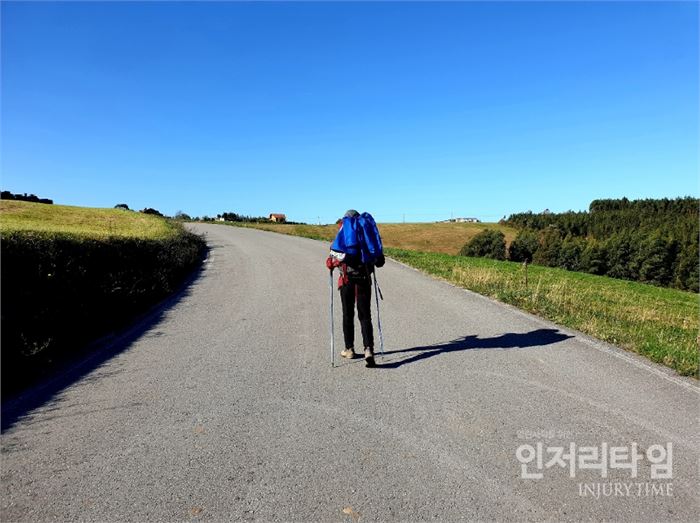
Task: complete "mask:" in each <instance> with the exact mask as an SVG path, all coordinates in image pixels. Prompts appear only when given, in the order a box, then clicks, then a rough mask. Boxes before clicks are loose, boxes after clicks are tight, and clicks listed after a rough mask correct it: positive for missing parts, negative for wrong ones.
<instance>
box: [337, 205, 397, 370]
mask: <svg viewBox="0 0 700 523" xmlns="http://www.w3.org/2000/svg"><path fill="white" fill-rule="evenodd" d="M337 223H338V234H337V235H336V238H335V240H334V241H333V244H332V245H331V252H330V255H329V256H328V259H326V267H327V268H328V269H329V270H331V271H333V269H335V268H338V269H340V277H339V278H338V290H339V291H340V300H341V302H342V305H343V335H344V338H345V350H344V351H342V352H341V353H340V355H341V356H342V357H343V358H348V359H352V358H354V357H355V348H354V346H355V320H354V316H355V304H357V318H358V319H359V320H360V329H361V331H362V344H363V346H364V356H365V364H366V365H367V366H368V367H373V366H374V364H375V363H374V331H373V328H372V312H371V303H372V273H373V271H374V268H375V267H382V266H384V262H385V260H384V253H383V252H382V244H381V239H380V238H379V231H378V230H377V226H376V223H375V222H374V219H373V218H372V216H371V215H369V214H368V213H363V214H362V215H360V213H358V212H357V211H356V210H354V209H350V210H349V211H347V212H346V213H345V215H344V216H343V218H342V219H340V220H338V222H337Z"/></svg>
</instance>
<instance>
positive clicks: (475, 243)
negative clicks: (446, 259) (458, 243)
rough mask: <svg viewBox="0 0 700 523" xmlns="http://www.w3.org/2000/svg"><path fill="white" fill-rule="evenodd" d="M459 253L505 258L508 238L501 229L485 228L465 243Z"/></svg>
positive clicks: (498, 258)
mask: <svg viewBox="0 0 700 523" xmlns="http://www.w3.org/2000/svg"><path fill="white" fill-rule="evenodd" d="M459 254H460V255H461V256H476V257H482V258H493V259H495V260H505V259H506V238H505V236H504V234H503V233H502V232H501V231H495V230H488V229H484V230H483V231H481V232H480V233H479V234H477V235H476V236H474V237H473V238H472V239H471V240H470V241H469V242H468V243H467V244H465V245H464V247H462V250H461V251H460V252H459Z"/></svg>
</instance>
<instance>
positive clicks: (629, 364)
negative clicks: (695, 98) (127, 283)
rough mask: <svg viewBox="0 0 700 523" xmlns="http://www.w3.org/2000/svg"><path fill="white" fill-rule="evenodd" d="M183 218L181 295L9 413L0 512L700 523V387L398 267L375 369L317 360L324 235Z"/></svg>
mask: <svg viewBox="0 0 700 523" xmlns="http://www.w3.org/2000/svg"><path fill="white" fill-rule="evenodd" d="M193 228H194V229H195V230H196V231H198V232H202V233H206V235H207V239H208V242H209V244H210V246H211V252H210V255H209V258H208V260H207V262H206V263H205V265H204V269H203V270H202V271H201V273H200V274H199V275H198V276H197V277H196V278H195V279H194V280H193V281H192V283H191V284H190V285H189V286H188V287H187V288H186V289H185V290H184V291H183V292H182V293H181V294H180V295H179V296H178V297H177V298H175V299H173V300H172V301H171V302H169V303H168V304H166V305H165V306H164V307H163V309H162V310H161V311H160V312H158V313H157V314H155V316H154V317H153V318H151V319H150V320H145V321H144V322H143V323H142V324H140V325H138V326H136V327H135V328H134V329H132V330H131V331H130V332H128V333H125V334H124V335H123V336H122V337H121V338H120V339H118V340H116V341H114V342H112V343H110V344H109V346H105V347H104V348H103V349H102V350H101V352H99V351H98V356H96V357H95V358H94V359H93V360H91V361H89V362H87V363H86V364H85V365H83V367H81V368H79V369H77V370H75V369H74V372H73V373H72V374H69V375H66V376H64V377H63V378H62V381H61V380H59V381H57V382H55V383H53V384H51V385H50V386H47V388H44V389H40V390H38V391H33V392H30V393H29V394H28V395H27V396H25V398H23V399H20V400H18V401H16V402H14V403H12V404H8V405H5V406H4V409H3V426H4V433H3V436H2V451H3V453H2V490H1V492H2V513H1V516H2V520H3V521H48V520H52V521H54V520H57V521H66V520H81V521H174V520H218V521H220V520H253V519H255V520H262V521H268V520H283V521H288V520H295V521H324V522H325V521H349V522H352V521H372V520H378V521H391V520H406V521H418V520H439V521H448V520H608V521H623V520H624V521H665V520H676V521H694V520H696V517H697V514H698V509H699V508H700V507H699V502H698V499H699V496H698V479H699V478H698V459H699V450H698V449H699V447H700V445H699V443H700V430H698V429H699V426H698V414H699V412H700V408H699V407H700V394H699V389H698V386H697V383H696V382H694V381H693V380H690V379H683V378H678V377H676V376H675V375H674V374H673V372H671V371H668V370H666V369H663V368H661V367H658V366H656V365H652V364H649V363H647V362H646V361H644V360H643V359H641V358H638V357H636V356H632V355H629V354H628V353H624V352H623V351H620V350H618V349H615V348H612V347H609V346H606V345H603V344H599V343H596V342H594V341H592V340H589V339H587V338H585V337H583V336H581V335H580V334H578V333H575V332H571V331H568V330H566V329H560V328H558V327H557V326H555V325H552V324H550V323H547V322H544V321H542V320H539V319H536V318H534V317H532V316H529V315H526V314H523V313H521V312H518V311H516V310H514V309H512V308H510V307H506V306H503V305H500V304H497V303H495V302H493V301H490V300H488V299H485V298H482V297H480V296H477V295H474V294H472V293H469V292H466V291H464V290H461V289H458V288H456V287H453V286H451V285H448V284H447V283H444V282H440V281H436V280H434V279H431V278H429V277H426V276H424V275H422V274H420V273H418V272H416V271H414V270H412V269H410V268H408V267H405V266H402V265H400V264H398V263H394V262H392V261H388V262H387V264H386V266H385V267H384V268H383V269H381V270H380V271H379V276H380V285H381V287H382V290H383V292H384V298H385V299H384V301H383V302H381V311H380V313H381V320H382V324H383V330H384V337H385V342H386V343H385V345H386V346H385V349H386V354H385V356H384V357H381V356H380V357H378V362H379V364H380V365H379V367H378V368H375V369H367V368H365V366H364V363H363V361H362V360H353V361H347V360H341V359H340V358H337V363H338V367H336V368H331V365H330V361H329V359H330V356H329V352H330V351H329V325H328V311H329V307H328V306H329V304H328V301H329V293H328V291H329V281H328V272H327V271H326V269H325V267H324V260H325V257H326V254H327V250H328V246H327V245H326V244H324V243H321V242H316V241H313V240H308V239H303V238H295V237H287V236H282V235H277V234H274V233H268V232H261V231H254V230H248V229H241V228H234V227H226V226H221V225H208V226H206V225H196V226H193ZM336 305H338V299H337V293H336ZM338 309H339V307H336V313H337V314H336V340H337V341H336V347H337V352H338V351H339V350H340V349H341V348H342V332H341V324H340V314H339V310H338ZM375 312H376V309H375V308H374V303H373V314H374V313H375ZM375 319H376V315H375ZM375 328H376V322H375ZM357 330H358V339H359V327H358V329H357ZM633 444H634V445H636V452H637V453H638V454H639V456H640V459H638V460H636V459H633V458H632V456H634V449H633ZM669 444H670V451H671V452H670V454H671V459H670V460H669V459H668V458H669V456H668V455H667V456H666V457H665V458H664V452H665V451H667V450H668V449H669ZM572 445H573V446H574V448H573V449H572ZM606 446H607V447H606ZM581 447H584V448H581ZM585 447H589V448H585ZM611 447H619V448H618V449H616V450H614V451H611ZM558 448H561V449H563V451H562V452H559V451H558V450H557V449H558ZM540 450H541V451H540ZM596 452H597V453H598V457H597V458H596V456H595V453H596ZM611 453H612V454H613V456H614V458H615V459H614V462H612V460H611V459H610V455H611ZM558 454H560V455H558ZM572 454H573V465H572V464H571V463H572V459H571V457H572V456H571V455H572ZM601 456H604V458H601ZM649 457H651V458H653V459H654V460H657V461H659V462H660V463H658V465H661V466H660V467H657V468H655V469H654V470H652V468H651V465H652V463H651V462H650V460H649ZM519 458H520V459H519ZM539 460H542V461H541V466H538V462H539ZM521 461H522V462H526V469H525V472H526V473H527V474H535V475H536V474H541V477H540V478H539V479H533V478H527V477H523V469H522V463H521ZM669 461H670V465H671V470H668V467H666V469H664V468H663V465H664V464H665V465H669ZM601 463H602V466H601ZM632 463H635V464H636V467H637V470H636V474H635V472H634V470H633V469H631V468H624V467H625V466H630V465H631V464H632ZM547 465H549V466H547ZM590 466H592V467H593V468H588V467H590ZM596 467H597V468H596ZM669 473H670V477H663V476H668V475H669ZM635 476H636V477H635Z"/></svg>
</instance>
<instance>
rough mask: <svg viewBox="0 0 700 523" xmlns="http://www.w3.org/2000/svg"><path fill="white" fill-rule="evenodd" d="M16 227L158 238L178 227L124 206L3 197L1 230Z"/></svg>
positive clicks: (1, 203)
mask: <svg viewBox="0 0 700 523" xmlns="http://www.w3.org/2000/svg"><path fill="white" fill-rule="evenodd" d="M17 231H32V232H45V233H51V232H56V233H63V234H75V235H78V236H89V237H105V236H118V237H124V238H143V239H157V238H163V237H166V236H171V235H173V234H175V233H176V231H177V229H176V227H174V226H173V225H172V224H171V223H170V222H168V221H167V220H164V219H163V218H160V217H158V216H153V215H150V214H143V213H140V212H133V211H125V210H122V209H93V208H89V207H71V206H67V205H47V204H43V203H31V202H20V201H13V200H0V233H2V234H6V233H10V232H17Z"/></svg>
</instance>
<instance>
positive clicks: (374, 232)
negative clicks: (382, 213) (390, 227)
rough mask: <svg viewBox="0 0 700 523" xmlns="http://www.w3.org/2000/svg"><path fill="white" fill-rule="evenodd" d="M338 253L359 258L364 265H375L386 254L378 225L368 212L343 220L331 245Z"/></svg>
mask: <svg viewBox="0 0 700 523" xmlns="http://www.w3.org/2000/svg"><path fill="white" fill-rule="evenodd" d="M331 249H332V250H334V251H336V252H344V253H345V254H347V255H348V256H353V257H356V256H359V258H360V261H361V262H362V263H364V264H369V263H374V262H375V261H376V260H377V258H379V257H380V256H382V255H383V254H384V249H383V247H382V239H381V237H380V236H379V229H378V228H377V223H376V222H375V221H374V218H372V215H371V214H370V213H368V212H363V213H362V214H360V215H359V216H356V217H353V218H350V217H347V216H346V217H344V218H343V225H342V227H341V228H340V230H339V231H338V234H337V235H336V237H335V240H334V241H333V245H331Z"/></svg>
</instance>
